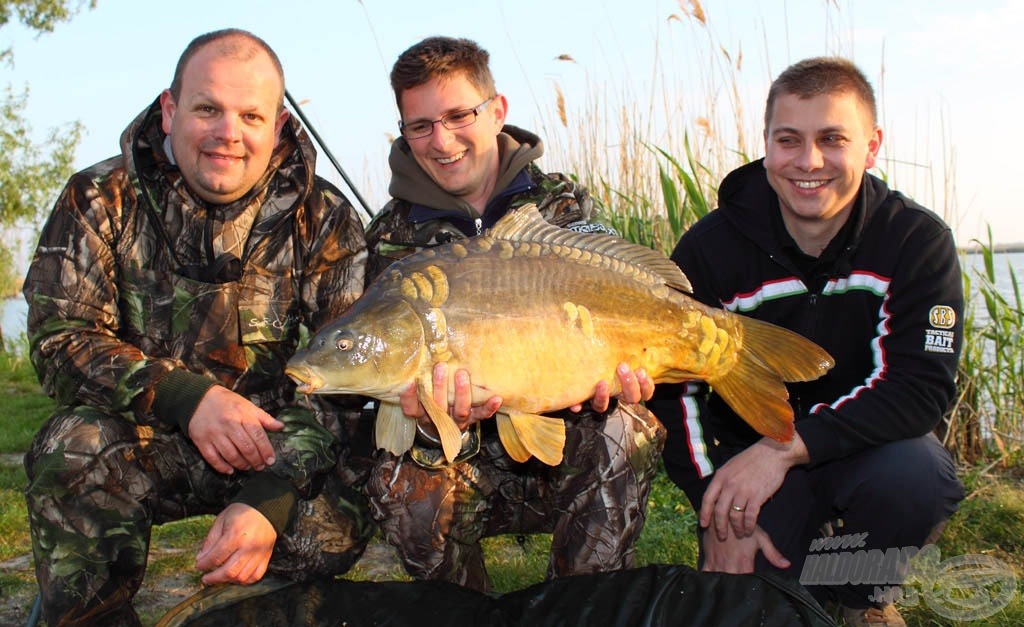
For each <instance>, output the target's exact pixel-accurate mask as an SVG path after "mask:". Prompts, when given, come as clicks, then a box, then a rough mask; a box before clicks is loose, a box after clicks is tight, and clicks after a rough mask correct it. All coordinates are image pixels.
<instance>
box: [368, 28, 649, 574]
mask: <svg viewBox="0 0 1024 627" xmlns="http://www.w3.org/2000/svg"><path fill="white" fill-rule="evenodd" d="M391 85H392V88H393V89H394V91H395V99H396V101H397V103H398V109H399V112H400V115H401V121H400V122H399V128H400V129H401V133H402V136H401V137H400V138H399V139H397V140H396V141H395V142H394V144H393V145H392V148H391V156H390V159H389V161H390V165H391V170H392V178H391V185H390V188H389V192H390V194H391V196H392V200H391V201H390V202H388V203H387V205H385V207H384V208H383V209H382V210H381V212H380V214H378V216H377V217H376V218H375V219H374V221H373V222H372V223H371V224H370V226H369V227H368V230H367V244H368V248H369V260H368V268H367V280H368V281H369V280H372V279H373V278H374V277H375V276H377V275H378V274H379V273H380V272H381V271H382V270H383V269H385V268H386V267H387V266H388V265H389V264H391V263H392V262H393V261H395V260H396V259H400V258H402V257H404V256H406V255H409V254H411V253H414V252H416V251H417V250H421V249H422V248H425V247H430V246H436V245H440V244H444V243H447V242H450V241H452V240H456V239H462V238H466V237H473V236H475V235H478V234H480V233H481V232H482V231H483V230H484V229H486V228H488V227H490V226H492V225H493V224H494V223H495V222H497V221H498V220H499V219H500V218H501V217H502V216H503V215H505V214H506V213H507V212H508V211H509V210H511V209H512V208H514V207H518V206H521V205H525V204H528V203H535V204H536V205H537V206H538V207H539V209H540V211H541V213H542V215H544V217H545V218H546V219H547V220H548V221H549V222H551V223H552V224H555V225H558V226H561V227H565V228H569V229H574V230H585V231H595V230H599V231H607V229H605V228H604V227H602V226H600V225H598V224H595V223H591V222H590V221H589V220H590V218H591V214H592V211H593V202H592V200H591V198H590V196H589V194H588V193H587V191H586V190H585V189H583V188H581V187H579V186H577V185H576V184H574V183H573V182H572V181H571V180H570V179H569V178H568V177H566V176H564V175H561V174H554V173H544V172H542V171H541V170H540V169H539V168H538V167H537V166H536V165H535V164H534V161H535V160H536V159H537V158H539V157H540V156H541V155H542V154H543V148H542V145H541V141H540V139H539V138H538V137H537V136H536V135H534V134H532V133H530V132H528V131H525V130H522V129H519V128H516V127H514V126H510V125H507V124H505V117H506V114H507V111H508V101H507V99H506V98H505V96H504V95H502V94H499V93H497V91H496V90H495V87H494V78H493V77H492V75H491V72H490V69H489V67H488V54H487V52H486V51H484V50H482V49H481V48H480V47H479V46H478V45H477V44H476V43H474V42H472V41H469V40H466V39H452V38H447V37H431V38H428V39H425V40H423V41H421V42H420V43H418V44H416V45H414V46H412V47H411V48H409V49H408V50H406V51H405V52H403V53H402V54H401V55H400V56H399V58H398V61H397V62H396V63H395V65H394V67H393V68H392V71H391ZM550 348H551V349H552V355H551V360H552V361H553V362H556V363H557V353H556V352H555V347H550ZM539 350H544V347H540V348H539ZM469 374H470V373H466V372H464V371H459V372H457V373H454V376H455V387H456V396H455V404H454V406H453V407H452V408H451V409H452V411H451V415H452V416H453V417H454V418H455V419H456V421H457V422H458V423H459V425H460V427H461V428H462V429H463V431H464V437H463V448H462V451H461V452H460V454H459V456H458V457H457V458H456V460H455V461H454V462H453V463H450V464H449V463H447V462H446V461H445V459H444V456H443V455H442V454H441V450H440V446H439V442H438V441H437V439H436V434H435V433H433V427H432V425H430V421H429V419H427V418H426V417H425V413H424V411H423V409H422V407H421V406H419V403H418V402H417V401H416V399H415V394H414V393H409V394H407V395H406V396H405V397H404V398H403V403H402V406H403V410H404V411H405V413H406V414H407V415H408V416H409V417H410V418H413V419H419V420H418V425H419V428H418V435H417V441H416V444H415V445H414V446H413V448H412V449H411V450H410V451H409V452H408V453H406V454H403V455H401V456H394V455H391V454H389V453H386V452H384V451H379V452H378V455H379V457H378V458H377V461H376V464H375V466H374V469H373V472H372V474H371V477H370V479H369V482H368V484H367V492H368V494H369V496H370V499H371V504H372V506H373V508H374V513H375V515H376V517H377V518H378V520H379V521H380V523H381V525H382V528H383V531H384V535H385V537H386V538H387V540H388V542H390V543H391V544H392V545H394V546H395V547H396V548H397V549H398V553H399V555H400V557H401V559H402V561H403V563H404V566H405V568H406V570H407V571H408V572H409V574H411V575H412V576H414V577H416V578H417V579H441V580H446V581H453V582H456V583H459V584H462V585H465V586H468V587H471V588H475V589H479V590H489V589H490V580H489V578H488V576H487V571H486V569H485V567H484V559H483V553H482V550H481V547H480V542H479V541H480V539H481V538H483V537H486V536H493V535H497V534H504V533H517V534H520V533H544V532H549V533H552V547H551V557H550V561H549V563H548V576H549V577H552V576H563V575H572V574H581V573H592V572H598V571H606V570H617V569H621V568H628V567H630V566H632V561H633V546H634V544H635V542H636V539H637V537H638V536H639V534H640V530H641V529H642V527H643V522H644V515H645V510H646V502H647V495H648V492H649V488H650V479H651V477H652V476H653V475H654V472H655V470H656V468H657V463H658V461H657V457H658V455H659V451H660V450H661V447H662V444H663V442H664V430H663V428H662V427H661V425H660V423H659V422H658V421H657V419H655V417H654V416H653V414H650V413H648V412H647V410H646V409H644V407H643V406H642V405H640V404H638V402H639V401H640V400H641V399H643V398H650V396H651V394H652V393H653V385H652V383H651V381H650V379H649V378H647V376H646V374H645V373H643V372H642V371H638V372H632V371H630V370H629V369H628V367H625V365H622V366H620V367H619V370H618V376H619V378H620V382H621V383H622V387H623V390H624V391H623V393H622V394H621V395H620V397H619V399H618V403H617V404H614V403H610V399H609V398H608V393H607V384H606V383H604V382H601V383H599V384H598V386H597V392H596V393H595V397H594V399H592V401H591V403H590V407H589V408H586V409H584V408H582V407H577V408H573V409H578V410H581V411H577V412H569V411H566V412H564V416H563V417H565V418H566V447H565V457H564V460H563V461H562V463H561V464H560V465H559V466H556V467H550V466H546V465H544V464H543V463H541V462H539V461H537V460H535V459H531V460H530V461H528V462H526V463H517V462H515V461H513V460H512V459H511V458H510V457H509V456H508V455H507V454H506V453H505V451H504V448H503V447H502V446H501V443H500V441H499V440H498V436H497V429H496V428H495V425H494V421H493V420H486V418H490V417H491V416H493V414H494V412H495V411H496V410H497V408H498V407H499V406H500V404H501V399H500V398H498V397H495V398H492V399H490V400H489V401H487V402H486V403H485V404H484V405H481V406H479V407H471V406H470V401H469V399H470V393H469ZM434 375H435V376H434V381H435V397H437V399H438V401H439V402H440V403H443V404H447V399H446V397H445V390H446V389H447V385H446V383H447V376H448V373H447V372H446V371H445V369H444V367H443V365H442V366H439V367H438V368H436V369H435V373H434Z"/></svg>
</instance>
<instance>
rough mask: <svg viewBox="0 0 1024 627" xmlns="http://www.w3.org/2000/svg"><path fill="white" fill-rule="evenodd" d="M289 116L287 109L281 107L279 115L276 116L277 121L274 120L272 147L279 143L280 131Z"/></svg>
mask: <svg viewBox="0 0 1024 627" xmlns="http://www.w3.org/2000/svg"><path fill="white" fill-rule="evenodd" d="M290 117H291V114H290V113H289V112H288V109H285V108H284V107H281V113H279V114H278V115H277V119H276V120H274V146H275V147H276V146H277V144H278V142H280V141H281V129H283V128H284V123H285V122H287V121H288V118H290Z"/></svg>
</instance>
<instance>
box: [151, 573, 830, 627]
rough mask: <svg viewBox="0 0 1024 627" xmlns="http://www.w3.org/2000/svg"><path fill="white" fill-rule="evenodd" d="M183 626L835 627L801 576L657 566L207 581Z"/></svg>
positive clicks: (166, 625)
mask: <svg viewBox="0 0 1024 627" xmlns="http://www.w3.org/2000/svg"><path fill="white" fill-rule="evenodd" d="M179 625H180V626H185V625H187V626H188V627H207V626H209V627H222V626H224V625H254V626H255V625H258V626H260V627H276V626H280V627H295V626H300V625H308V626H320V625H346V626H356V627H358V626H361V625H387V626H394V627H404V626H405V625H409V626H413V627H433V626H434V625H453V626H455V625H457V626H459V627H467V626H471V625H486V626H487V627H491V626H495V627H501V626H509V627H511V626H518V625H522V626H524V627H547V626H552V627H554V626H559V627H563V626H570V625H578V626H581V627H582V626H584V625H585V626H586V627H594V626H608V627H613V626H614V627H633V626H641V625H642V626H650V627H655V626H658V627H661V626H669V625H671V626H673V627H675V626H679V625H701V626H705V625H707V626H713V625H727V626H729V627H733V626H741V625H750V626H754V625H757V626H760V627H773V626H776V625H779V626H781V625H806V626H808V627H831V626H833V622H832V620H831V618H830V617H829V616H828V615H827V614H826V613H825V612H824V610H822V609H821V607H820V606H819V605H818V604H817V603H816V602H815V601H814V599H813V598H812V597H811V595H810V594H809V593H808V592H807V591H806V590H805V589H804V588H803V587H801V586H800V585H799V584H798V583H796V582H794V581H790V580H787V579H783V578H780V577H775V576H772V575H760V574H754V575H727V574H724V573H700V572H697V571H695V570H693V569H692V568H689V567H687V566H677V565H652V566H646V567H644V568H637V569H633V570H623V571H617V572H612V573H601V574H594V575H579V576H575V577H564V578H560V579H554V580H552V581H545V582H542V583H538V584H535V585H533V586H530V587H528V588H524V589H523V590H518V591H515V592H509V593H506V594H504V595H498V596H496V595H488V594H483V593H480V592H476V591H473V590H468V589H466V588H463V587H461V586H457V585H455V584H449V583H444V582H439V581H417V582H398V581H390V582H355V581H348V580H344V579H330V580H316V581H311V582H306V583H295V582H289V581H283V580H279V579H264V580H263V581H261V582H260V583H258V584H256V585H253V586H215V587H211V588H207V589H204V590H202V591H200V592H198V593H196V594H195V595H193V596H192V597H191V598H189V599H187V600H185V601H184V602H182V603H181V604H179V605H178V606H176V607H175V608H173V609H172V610H171V611H170V612H168V613H167V615H166V616H164V618H162V619H161V620H160V622H159V623H158V624H157V627H178V626H179Z"/></svg>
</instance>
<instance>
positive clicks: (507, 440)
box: [494, 412, 531, 463]
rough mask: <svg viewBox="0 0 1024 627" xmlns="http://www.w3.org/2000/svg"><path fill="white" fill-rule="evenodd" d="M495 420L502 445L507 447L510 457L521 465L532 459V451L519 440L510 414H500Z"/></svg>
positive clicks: (506, 450)
mask: <svg viewBox="0 0 1024 627" xmlns="http://www.w3.org/2000/svg"><path fill="white" fill-rule="evenodd" d="M494 420H495V421H497V423H498V438H500V439H501V445H502V446H504V447H505V452H506V453H508V456H509V457H511V458H512V459H514V460H516V461H517V462H519V463H522V462H525V461H526V460H528V459H530V455H531V454H530V451H529V450H528V449H527V448H526V445H525V444H523V441H522V440H520V439H519V434H518V433H516V428H515V427H513V426H512V419H511V418H509V416H508V414H506V413H505V412H498V414H497V415H496V416H495V417H494Z"/></svg>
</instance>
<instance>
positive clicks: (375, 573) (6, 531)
mask: <svg viewBox="0 0 1024 627" xmlns="http://www.w3.org/2000/svg"><path fill="white" fill-rule="evenodd" d="M0 361H3V363H2V364H0V366H5V367H6V368H5V369H6V371H7V372H8V373H10V376H9V377H8V383H7V387H6V389H5V392H6V393H5V394H4V395H3V396H2V397H0V415H4V416H5V417H6V424H7V425H8V427H9V428H8V429H6V431H8V432H16V433H19V434H25V433H28V434H31V433H32V432H34V431H35V429H36V428H38V426H39V425H40V424H41V423H42V422H43V421H44V420H45V418H46V416H47V415H48V413H49V411H50V409H51V408H52V406H53V404H52V402H50V401H49V400H48V399H46V398H45V397H43V395H42V394H41V392H40V391H39V387H38V384H36V383H35V377H34V375H33V374H32V373H31V367H30V365H29V364H28V363H27V361H25V360H24V359H12V358H11V357H10V356H2V355H0ZM4 437H5V438H6V439H5V440H3V442H4V444H3V445H2V451H3V452H5V453H7V454H8V457H7V458H5V461H6V463H5V464H3V465H0V562H7V561H9V560H14V559H17V558H21V559H23V560H24V559H25V558H26V557H27V556H29V555H30V554H31V546H30V542H29V537H28V524H27V518H26V513H25V502H24V497H23V495H22V491H23V489H24V485H25V481H26V480H25V474H24V469H23V467H22V466H21V463H20V459H17V457H16V456H15V455H13V454H14V453H18V452H23V451H24V450H25V448H27V446H28V444H29V442H30V441H31V436H30V435H29V436H25V435H18V436H11V435H10V433H8V434H4ZM12 459H13V460H14V463H11V460H12ZM961 478H962V480H963V482H964V484H965V486H966V488H967V493H968V497H967V499H966V500H965V501H964V502H963V504H962V506H961V509H960V512H958V513H957V515H956V516H954V518H953V519H952V521H951V522H950V525H949V527H948V528H947V529H946V533H945V534H944V535H943V537H942V539H941V540H940V542H939V547H940V549H941V552H942V556H943V559H945V558H948V557H953V556H960V555H973V554H980V555H988V556H991V557H994V558H996V559H998V560H1001V561H1002V562H1003V563H1005V564H1007V565H1009V566H1010V567H1011V568H1013V570H1014V572H1015V575H1016V577H1017V594H1016V595H1015V597H1014V598H1013V599H1012V601H1011V602H1010V604H1009V605H1008V606H1007V607H1006V608H1005V609H1004V610H1003V611H1002V612H1000V613H998V614H996V615H994V616H990V617H987V618H984V619H981V620H978V621H974V622H971V623H970V625H972V627H975V626H976V627H982V626H999V627H1010V626H1011V625H1014V626H1016V625H1022V624H1024V472H1021V468H1020V466H1019V465H1018V466H1011V467H1009V468H1007V469H1004V470H1002V471H1000V472H998V473H993V472H992V471H991V470H987V471H985V470H983V469H981V468H980V467H974V466H968V467H964V469H963V470H962V472H961ZM211 520H212V518H211V517H210V516H203V517H197V518H192V519H189V520H184V521H179V522H175V523H169V524H165V525H160V526H157V527H156V528H155V529H154V532H153V538H152V547H151V551H150V564H149V570H148V572H147V581H154V580H160V581H163V580H162V579H159V578H162V577H173V578H175V579H174V581H175V582H176V585H178V586H184V587H185V589H186V591H189V590H198V589H199V574H198V573H196V572H195V570H194V560H195V552H196V551H197V550H198V548H199V546H200V544H201V542H202V539H203V537H204V536H205V534H206V531H207V530H208V529H209V525H210V522H211ZM695 528H696V517H695V515H694V512H693V510H692V508H690V506H689V504H688V502H687V501H686V498H685V496H684V495H683V494H682V492H681V491H679V490H678V489H676V488H675V486H673V485H672V484H671V482H670V481H669V480H668V478H667V476H666V475H665V474H664V473H663V472H660V473H659V474H658V475H657V476H656V477H655V480H654V482H653V484H652V487H651V494H650V497H649V499H648V514H647V524H646V526H645V528H644V531H643V533H642V535H641V537H640V540H639V542H638V545H637V549H636V565H637V566H644V565H647V564H688V565H695V564H696V562H697V543H696V539H695ZM375 544H377V545H378V546H377V549H378V551H383V552H387V551H389V550H390V549H389V548H387V547H384V546H382V541H381V540H380V538H379V536H378V538H377V539H376V540H375ZM549 545H550V536H548V535H546V534H538V535H530V536H525V537H523V538H522V541H521V542H520V538H517V537H515V536H501V537H497V538H488V539H486V540H485V541H484V551H485V554H486V556H487V566H488V571H489V572H490V574H491V577H492V580H493V583H494V586H495V590H496V591H498V592H509V591H512V590H517V589H521V588H523V587H525V586H529V585H532V584H534V583H537V582H539V581H541V580H542V579H543V577H544V572H545V569H546V567H547V557H548V547H549ZM347 577H348V578H351V579H356V580H376V581H379V580H408V579H409V578H408V576H407V575H405V573H404V572H402V571H401V569H400V568H399V567H398V566H397V565H396V564H393V565H392V566H391V567H390V568H389V569H386V570H383V571H382V570H381V569H380V568H377V569H376V570H374V569H373V568H371V566H370V565H368V564H364V563H360V564H357V565H356V566H355V568H353V570H352V571H351V572H350V573H349V574H348V575H347ZM144 587H145V586H144ZM0 589H3V591H4V595H5V596H7V595H16V596H17V597H18V598H24V599H27V600H26V601H25V605H26V606H27V604H28V603H30V602H31V598H32V596H33V595H34V593H35V581H34V578H33V574H32V571H31V562H30V561H27V562H26V564H25V566H24V567H23V568H9V569H7V570H5V571H3V572H0ZM156 592H157V593H159V591H156ZM903 612H904V615H905V616H906V618H907V619H908V621H909V623H910V624H915V625H943V626H945V625H958V624H960V623H957V622H955V621H949V620H948V619H945V618H942V617H941V616H939V615H938V614H936V613H935V612H934V611H932V610H931V609H930V608H929V607H928V606H927V605H925V604H924V603H920V604H918V605H917V606H915V607H903ZM25 614H26V615H27V609H26V610H25ZM141 614H142V617H143V620H144V622H146V623H147V624H152V623H153V622H155V621H156V620H157V619H158V618H159V615H160V610H158V609H153V608H146V607H144V608H142V610H141Z"/></svg>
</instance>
